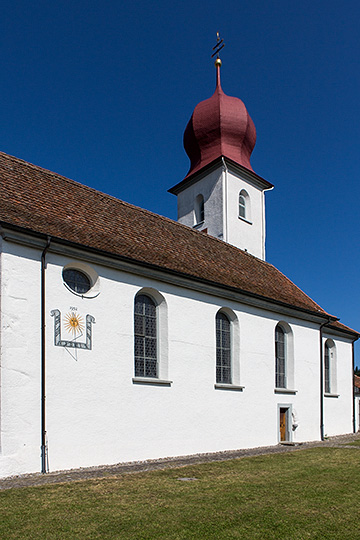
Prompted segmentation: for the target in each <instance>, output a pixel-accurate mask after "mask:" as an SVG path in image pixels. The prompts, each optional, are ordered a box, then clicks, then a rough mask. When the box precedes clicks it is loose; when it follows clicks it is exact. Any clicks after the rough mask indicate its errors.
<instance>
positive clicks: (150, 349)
mask: <svg viewBox="0 0 360 540" xmlns="http://www.w3.org/2000/svg"><path fill="white" fill-rule="evenodd" d="M134 339H135V341H134V356H135V377H157V376H158V374H157V316H156V305H155V302H154V300H153V299H152V298H150V296H147V295H145V294H138V295H137V296H136V298H135V310H134Z"/></svg>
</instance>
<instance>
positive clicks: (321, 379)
mask: <svg viewBox="0 0 360 540" xmlns="http://www.w3.org/2000/svg"><path fill="white" fill-rule="evenodd" d="M330 322H331V319H328V320H327V321H326V322H324V323H322V324H321V325H320V439H321V440H322V441H323V440H324V438H325V437H324V362H323V331H322V330H323V327H324V326H326V325H327V324H330Z"/></svg>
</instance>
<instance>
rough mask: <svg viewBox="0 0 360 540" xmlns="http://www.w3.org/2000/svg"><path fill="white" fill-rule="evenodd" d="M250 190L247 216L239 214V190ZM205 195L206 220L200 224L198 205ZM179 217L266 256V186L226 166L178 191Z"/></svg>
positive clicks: (212, 234)
mask: <svg viewBox="0 0 360 540" xmlns="http://www.w3.org/2000/svg"><path fill="white" fill-rule="evenodd" d="M242 190H244V191H246V194H247V196H248V197H247V200H246V203H247V204H246V206H247V208H246V211H247V215H246V219H243V218H240V217H239V194H240V192H241V191H242ZM200 194H201V195H203V197H204V203H205V205H204V206H205V220H204V222H202V223H201V224H196V217H195V206H196V198H197V196H198V195H200ZM177 199H178V221H179V222H180V223H182V224H184V225H187V226H188V227H194V226H195V228H198V229H200V230H203V229H207V233H208V234H210V235H211V236H215V237H216V238H220V239H221V240H224V241H225V242H228V243H229V244H232V245H234V246H236V247H238V248H240V249H243V250H246V251H248V252H249V253H251V254H252V255H255V256H256V257H259V258H260V259H265V197H264V192H263V190H262V189H260V188H259V187H257V186H256V185H255V184H254V183H251V182H250V181H249V180H246V179H245V177H241V176H240V175H239V174H236V173H235V172H233V171H232V170H229V169H228V168H227V167H225V166H222V165H221V166H220V167H218V168H217V169H216V170H215V171H212V172H210V173H209V174H207V175H206V176H204V177H202V178H201V177H200V178H199V179H198V180H197V181H196V182H195V183H193V184H191V185H189V186H188V187H187V188H185V189H184V190H183V191H181V192H180V193H179V194H178V195H177Z"/></svg>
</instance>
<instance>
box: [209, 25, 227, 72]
mask: <svg viewBox="0 0 360 540" xmlns="http://www.w3.org/2000/svg"><path fill="white" fill-rule="evenodd" d="M223 47H225V43H224V40H223V39H220V34H219V32H216V45H215V47H213V48H212V50H213V51H214V52H213V53H212V55H211V58H214V56H215V55H216V60H215V66H216V65H220V66H221V60H220V56H219V52H220V51H221V49H222V48H223Z"/></svg>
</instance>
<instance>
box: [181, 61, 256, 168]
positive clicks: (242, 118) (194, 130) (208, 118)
mask: <svg viewBox="0 0 360 540" xmlns="http://www.w3.org/2000/svg"><path fill="white" fill-rule="evenodd" d="M216 71H217V84H216V89H215V92H214V94H213V95H212V96H211V98H209V99H206V100H205V101H201V102H200V103H199V104H198V105H197V106H196V107H195V109H194V112H193V114H192V116H191V118H190V120H189V122H188V125H187V126H186V129H185V132H184V148H185V151H186V153H187V155H188V156H189V159H190V162H191V165H190V170H189V172H188V174H187V176H189V175H191V174H193V173H195V172H197V171H199V170H200V169H202V168H203V167H205V166H206V165H208V164H209V163H211V162H212V161H214V160H215V159H217V158H218V157H221V156H224V157H227V158H229V159H231V160H233V161H235V162H236V163H238V164H239V165H242V166H243V167H246V168H247V169H250V170H251V171H252V170H253V169H252V167H251V165H250V156H251V153H252V151H253V149H254V146H255V143H256V129H255V126H254V123H253V121H252V120H251V118H250V115H249V113H248V112H247V110H246V107H245V105H244V103H243V102H242V101H241V99H239V98H236V97H231V96H227V95H226V94H224V92H223V90H222V88H221V84H220V64H219V63H218V64H217V65H216Z"/></svg>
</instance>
